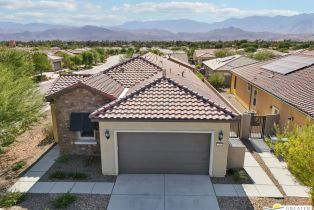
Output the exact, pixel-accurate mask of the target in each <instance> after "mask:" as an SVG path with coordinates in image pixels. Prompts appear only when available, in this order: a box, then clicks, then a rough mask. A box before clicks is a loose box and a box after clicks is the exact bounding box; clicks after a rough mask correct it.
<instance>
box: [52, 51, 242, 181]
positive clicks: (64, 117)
mask: <svg viewBox="0 0 314 210" xmlns="http://www.w3.org/2000/svg"><path fill="white" fill-rule="evenodd" d="M46 99H47V100H48V101H49V102H50V104H51V111H52V119H53V124H54V134H55V136H56V139H57V141H58V144H59V145H60V148H61V151H62V153H66V154H78V155H99V154H100V155H101V160H102V172H103V174H105V175H117V174H119V173H184V174H209V175H210V176H217V177H221V176H224V175H225V173H226V168H227V157H228V147H229V143H228V141H229V130H230V123H232V122H234V121H235V120H238V118H239V116H238V115H237V114H236V113H235V112H234V111H233V110H232V108H230V107H229V106H228V104H227V103H226V102H225V101H224V100H223V99H222V97H221V96H220V95H218V94H217V93H216V92H215V91H213V90H212V89H211V88H209V87H208V86H206V85H205V84H204V83H203V82H201V81H200V80H199V79H198V78H197V77H196V76H195V74H194V73H193V72H192V71H191V70H189V69H188V68H185V67H183V66H181V65H178V64H177V63H174V62H171V61H170V60H167V59H165V58H163V57H160V56H157V55H154V54H152V53H148V54H145V55H144V56H141V57H135V58H132V59H130V60H128V61H125V62H123V63H120V64H118V65H116V66H113V67H111V68H109V69H107V70H105V71H103V72H101V73H98V74H94V75H64V76H61V77H60V78H59V79H57V80H56V81H55V83H54V84H53V86H52V88H51V89H50V91H49V93H48V95H47V96H46ZM228 159H229V157H228Z"/></svg>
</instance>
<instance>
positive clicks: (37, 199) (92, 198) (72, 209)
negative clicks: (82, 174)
mask: <svg viewBox="0 0 314 210" xmlns="http://www.w3.org/2000/svg"><path fill="white" fill-rule="evenodd" d="M58 196H60V194H27V196H26V199H25V201H23V202H22V203H20V204H18V205H16V206H13V207H10V208H8V210H29V209H31V210H43V209H49V210H53V209H55V208H54V207H53V205H52V201H53V200H54V199H55V198H57V197H58ZM75 196H76V197H77V199H76V201H75V202H74V203H72V204H71V205H70V206H69V207H68V208H66V210H77V209H85V210H105V209H107V206H108V202H109V199H110V196H108V195H82V194H75Z"/></svg>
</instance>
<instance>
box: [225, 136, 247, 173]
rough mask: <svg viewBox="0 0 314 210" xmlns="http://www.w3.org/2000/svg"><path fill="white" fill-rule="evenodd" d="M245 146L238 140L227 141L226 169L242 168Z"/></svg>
mask: <svg viewBox="0 0 314 210" xmlns="http://www.w3.org/2000/svg"><path fill="white" fill-rule="evenodd" d="M244 156H245V146H244V144H243V143H242V142H241V140H240V139H239V138H230V139H229V149H228V160H227V168H228V169H241V168H243V166H244Z"/></svg>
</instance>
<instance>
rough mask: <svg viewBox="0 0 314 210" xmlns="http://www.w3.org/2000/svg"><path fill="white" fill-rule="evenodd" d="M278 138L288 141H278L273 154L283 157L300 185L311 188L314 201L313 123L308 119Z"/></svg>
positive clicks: (279, 134)
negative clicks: (303, 123)
mask: <svg viewBox="0 0 314 210" xmlns="http://www.w3.org/2000/svg"><path fill="white" fill-rule="evenodd" d="M288 127H289V125H288ZM277 136H279V137H281V138H282V137H286V138H287V139H288V141H278V142H277V143H276V144H275V154H276V155H277V156H278V155H281V156H283V158H284V160H285V161H286V163H287V165H288V168H289V170H290V171H291V173H292V174H293V175H294V176H295V177H296V178H297V179H298V180H299V181H301V182H302V183H304V184H305V185H307V186H309V187H311V190H312V191H311V192H312V201H314V197H313V196H314V170H313V168H314V123H313V121H311V120H310V119H308V120H307V122H306V123H305V125H304V126H302V127H297V126H295V127H294V128H293V130H292V131H290V132H289V131H286V132H284V133H283V134H281V133H280V132H279V133H277Z"/></svg>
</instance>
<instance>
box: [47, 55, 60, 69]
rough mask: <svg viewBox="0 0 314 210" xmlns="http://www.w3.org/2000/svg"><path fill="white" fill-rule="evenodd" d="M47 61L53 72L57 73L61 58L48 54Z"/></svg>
mask: <svg viewBox="0 0 314 210" xmlns="http://www.w3.org/2000/svg"><path fill="white" fill-rule="evenodd" d="M48 59H49V60H50V62H51V64H52V70H53V71H59V70H61V69H62V57H59V56H55V55H49V54H48Z"/></svg>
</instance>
